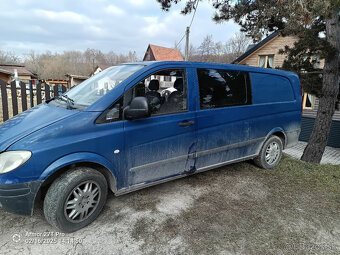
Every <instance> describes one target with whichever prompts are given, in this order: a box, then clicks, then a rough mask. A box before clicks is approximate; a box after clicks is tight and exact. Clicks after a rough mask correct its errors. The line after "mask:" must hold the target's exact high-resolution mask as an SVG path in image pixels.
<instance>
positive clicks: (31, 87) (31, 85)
mask: <svg viewBox="0 0 340 255" xmlns="http://www.w3.org/2000/svg"><path fill="white" fill-rule="evenodd" d="M29 84H30V102H31V108H33V107H34V101H33V80H30V83H29Z"/></svg>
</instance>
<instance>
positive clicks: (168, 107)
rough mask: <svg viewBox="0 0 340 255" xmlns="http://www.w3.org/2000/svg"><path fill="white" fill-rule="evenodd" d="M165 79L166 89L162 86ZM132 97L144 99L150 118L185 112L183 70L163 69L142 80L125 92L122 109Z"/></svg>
mask: <svg viewBox="0 0 340 255" xmlns="http://www.w3.org/2000/svg"><path fill="white" fill-rule="evenodd" d="M150 77H151V79H150ZM163 77H164V78H163ZM166 77H168V78H166ZM165 78H166V79H167V86H166V87H165V86H162V84H163V83H162V82H163V80H165ZM134 97H146V99H147V100H148V103H149V108H150V111H151V116H155V115H164V114H172V113H179V112H184V111H187V82H186V74H185V70H184V69H164V70H161V71H157V72H155V73H153V74H151V75H149V76H148V77H146V78H144V79H142V80H141V81H139V82H138V83H137V84H136V85H135V86H134V87H132V88H131V89H130V90H129V91H127V92H125V94H124V107H125V106H127V105H129V104H130V102H131V100H132V99H133V98H134Z"/></svg>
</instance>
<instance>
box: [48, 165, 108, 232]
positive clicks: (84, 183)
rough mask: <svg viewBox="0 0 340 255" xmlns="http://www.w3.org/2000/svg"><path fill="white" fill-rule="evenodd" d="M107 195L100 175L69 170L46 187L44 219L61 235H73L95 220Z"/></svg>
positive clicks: (90, 169) (89, 171) (104, 183)
mask: <svg viewBox="0 0 340 255" xmlns="http://www.w3.org/2000/svg"><path fill="white" fill-rule="evenodd" d="M107 192H108V187H107V182H106V179H105V177H104V176H103V175H102V174H101V173H100V172H98V171H96V170H94V169H92V168H88V167H76V168H74V169H71V170H70V171H68V172H66V173H64V174H62V175H61V176H60V177H58V178H57V179H56V180H55V181H54V182H53V183H52V185H51V186H50V187H49V189H48V191H47V193H46V196H45V200H44V215H45V218H46V220H47V221H48V222H49V223H50V224H51V225H52V226H54V227H56V228H58V229H60V230H62V231H64V232H74V231H76V230H78V229H81V228H83V227H85V226H87V225H88V224H90V223H91V222H92V221H94V220H95V219H96V218H97V216H98V215H99V214H100V212H101V210H102V209H103V207H104V204H105V202H106V198H107ZM67 204H68V208H67V206H66V205H67ZM86 212H87V213H86ZM77 214H78V215H77ZM76 215H77V216H76Z"/></svg>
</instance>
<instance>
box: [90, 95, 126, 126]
mask: <svg viewBox="0 0 340 255" xmlns="http://www.w3.org/2000/svg"><path fill="white" fill-rule="evenodd" d="M122 109H123V97H120V98H119V99H118V100H117V101H116V102H115V103H114V104H113V105H111V106H110V108H108V109H106V110H105V111H104V112H103V113H102V114H101V115H100V116H99V117H98V118H97V120H96V124H101V123H109V122H114V121H119V120H122V119H123V110H122Z"/></svg>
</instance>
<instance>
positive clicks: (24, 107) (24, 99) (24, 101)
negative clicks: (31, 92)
mask: <svg viewBox="0 0 340 255" xmlns="http://www.w3.org/2000/svg"><path fill="white" fill-rule="evenodd" d="M20 89H21V107H22V111H23V112H24V111H26V110H27V93H26V84H25V83H23V82H22V81H21V82H20Z"/></svg>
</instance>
